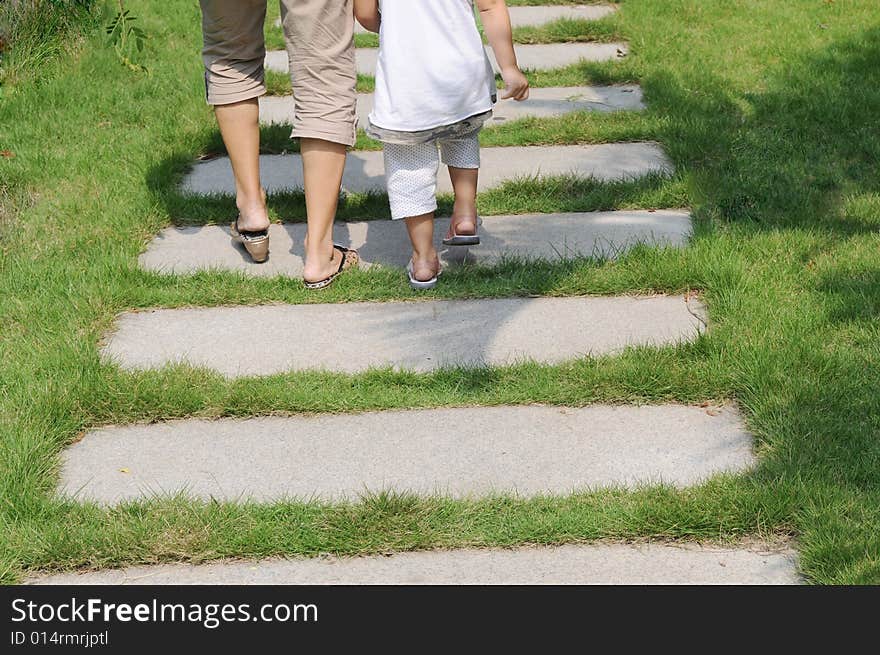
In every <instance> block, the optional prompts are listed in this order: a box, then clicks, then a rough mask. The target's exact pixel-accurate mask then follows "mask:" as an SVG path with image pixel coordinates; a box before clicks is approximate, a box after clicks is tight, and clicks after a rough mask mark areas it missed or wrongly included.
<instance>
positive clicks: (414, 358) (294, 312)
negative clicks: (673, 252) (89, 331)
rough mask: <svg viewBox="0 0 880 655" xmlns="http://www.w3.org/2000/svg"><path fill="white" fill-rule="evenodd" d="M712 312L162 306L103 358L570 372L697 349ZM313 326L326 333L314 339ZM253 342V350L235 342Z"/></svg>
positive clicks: (602, 305)
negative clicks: (686, 344) (597, 359)
mask: <svg viewBox="0 0 880 655" xmlns="http://www.w3.org/2000/svg"><path fill="white" fill-rule="evenodd" d="M702 311H703V310H702V307H701V306H700V304H699V303H698V302H696V301H695V300H690V302H688V300H687V299H686V298H684V297H681V296H650V297H630V296H621V297H595V296H594V297H574V298H504V299H482V300H450V301H423V300H417V301H412V302H388V303H346V304H307V305H263V306H255V307H212V308H185V309H159V310H153V311H141V312H129V313H126V314H123V315H122V316H121V317H120V318H119V321H118V329H117V331H116V333H115V334H113V335H112V336H111V337H110V338H109V340H108V342H107V343H106V345H105V346H104V347H103V348H102V354H103V356H104V357H105V359H108V360H113V361H116V362H117V363H118V364H119V366H121V367H122V368H125V369H151V368H159V367H162V366H165V365H167V364H172V363H189V364H191V365H193V366H198V367H204V368H208V369H213V370H215V371H218V372H220V373H222V374H224V375H226V376H229V377H236V376H248V375H271V374H274V373H282V372H285V371H296V370H328V371H340V372H345V373H356V372H361V371H365V370H368V369H370V368H376V367H380V368H382V367H394V368H398V369H403V370H411V371H431V370H434V369H437V368H440V367H448V366H483V365H489V366H502V365H506V364H513V363H516V362H521V361H527V360H529V361H530V360H534V361H537V362H542V363H559V362H563V361H566V360H570V359H575V358H578V357H583V356H585V355H600V354H608V353H615V352H618V351H620V350H622V349H623V348H625V347H627V346H634V345H656V346H663V345H670V344H675V343H680V342H683V341H689V340H693V339H695V338H696V337H697V335H698V334H699V333H700V332H701V331H702V330H703V328H704V325H705V324H704V320H703V319H702V318H701V317H700V316H699V314H701V313H702ZM303 326H320V327H321V328H322V329H320V330H315V331H313V332H310V333H309V338H308V339H305V338H301V337H300V335H301V334H302V333H303ZM242 343H248V344H253V345H252V346H250V347H248V348H241V347H239V346H238V345H231V344H242Z"/></svg>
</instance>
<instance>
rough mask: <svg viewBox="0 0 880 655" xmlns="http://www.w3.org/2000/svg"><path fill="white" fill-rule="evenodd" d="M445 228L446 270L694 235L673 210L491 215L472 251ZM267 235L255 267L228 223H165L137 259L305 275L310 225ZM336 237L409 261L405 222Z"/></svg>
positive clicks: (593, 253)
mask: <svg viewBox="0 0 880 655" xmlns="http://www.w3.org/2000/svg"><path fill="white" fill-rule="evenodd" d="M448 228H449V219H448V218H439V219H437V222H436V226H435V234H436V235H437V238H436V242H437V247H438V249H439V252H440V259H441V261H442V262H443V265H444V266H445V267H450V266H454V265H456V264H461V263H465V262H466V263H474V264H484V265H491V264H495V263H497V262H499V261H500V260H502V259H503V258H504V257H518V258H522V259H527V260H534V259H547V260H551V261H552V260H558V259H572V258H576V257H601V258H613V257H617V256H619V255H621V254H623V253H625V252H626V251H627V250H629V249H630V248H631V247H633V246H634V245H636V244H640V243H645V244H660V245H668V246H683V245H684V244H685V243H686V242H687V239H688V237H689V236H690V233H691V217H690V214H688V213H687V212H685V211H671V210H664V211H617V212H594V213H582V214H525V215H516V216H486V217H484V218H483V225H482V227H481V229H480V234H481V239H482V243H481V245H479V246H475V247H473V248H461V247H457V248H456V247H453V248H450V247H447V246H443V245H442V244H441V243H440V238H441V237H442V235H444V234H446V230H447V229H448ZM269 233H270V237H271V244H272V246H271V253H270V256H269V260H268V261H267V262H265V263H264V264H255V263H254V262H253V260H252V259H251V258H250V257H249V256H248V255H247V252H246V251H245V250H244V248H243V247H242V246H240V245H238V244H233V243H232V240H231V238H230V235H229V228H228V227H226V226H219V225H207V226H202V227H180V228H178V227H170V228H167V229H165V230H163V231H162V232H160V233H159V235H158V236H157V237H156V238H155V239H154V240H153V242H152V243H151V244H150V246H149V248H148V249H147V251H146V252H145V253H144V254H143V255H141V258H140V263H141V266H142V267H143V268H145V269H146V270H150V271H156V272H159V273H170V274H176V275H179V274H186V273H195V272H197V271H204V270H225V271H237V272H241V273H245V274H247V275H254V276H259V277H273V276H278V275H284V276H291V277H300V276H301V275H302V271H303V256H304V249H303V240H304V239H305V235H306V226H305V224H304V223H286V224H283V225H272V226H271V227H270V229H269ZM334 235H335V240H336V241H337V242H338V243H345V244H348V245H350V246H351V247H352V248H356V249H357V250H358V252H359V253H360V255H361V259H362V262H363V265H364V267H369V266H370V265H372V264H379V265H385V266H394V267H398V268H404V267H406V265H407V262H408V261H409V257H410V253H411V247H410V245H409V239H408V237H407V234H406V230H405V229H404V226H403V225H401V224H400V223H396V222H392V221H387V220H379V221H363V222H352V223H337V224H336V225H335V226H334Z"/></svg>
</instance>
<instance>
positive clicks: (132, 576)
mask: <svg viewBox="0 0 880 655" xmlns="http://www.w3.org/2000/svg"><path fill="white" fill-rule="evenodd" d="M29 582H30V583H32V584H114V585H116V584H139V585H172V584H210V585H222V584H228V585H241V584H271V585H300V584H330V585H343V584H367V585H372V584H378V585H381V584H403V585H407V584H452V585H455V584H468V585H476V584H491V585H508V584H529V585H533V584H633V585H642V584H728V585H729V584H749V585H751V584H768V585H793V584H799V583H801V579H800V577H799V575H798V572H797V559H796V557H795V555H794V553H793V552H792V551H790V550H778V549H768V550H763V549H759V550H756V549H752V548H747V547H741V548H734V547H731V548H720V547H709V546H698V545H664V544H642V545H625V544H599V545H567V546H558V547H543V548H519V549H511V550H500V549H493V550H448V551H424V552H412V553H399V554H395V555H392V556H390V557H389V556H384V555H377V556H370V557H356V558H337V557H326V558H314V559H288V560H284V559H271V560H262V561H230V562H221V563H215V564H207V565H201V566H193V565H188V564H172V565H164V566H141V567H133V568H129V569H123V570H109V571H96V572H93V573H82V574H77V573H67V574H60V575H54V576H49V577H37V578H32V579H31V580H29Z"/></svg>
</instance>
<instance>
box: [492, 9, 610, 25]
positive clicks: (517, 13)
mask: <svg viewBox="0 0 880 655" xmlns="http://www.w3.org/2000/svg"><path fill="white" fill-rule="evenodd" d="M508 9H509V10H510V23H511V25H513V27H540V26H542V25H546V24H547V23H552V22H554V21H557V20H562V19H565V20H599V19H601V18H605V17H606V16H609V15H611V14H613V13H614V12H615V11H617V7H615V6H614V5H550V6H537V7H509V8H508Z"/></svg>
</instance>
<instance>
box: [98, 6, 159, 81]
mask: <svg viewBox="0 0 880 655" xmlns="http://www.w3.org/2000/svg"><path fill="white" fill-rule="evenodd" d="M136 20H137V16H132V14H131V11H130V10H129V9H126V8H125V6H124V5H123V3H122V0H119V11H118V12H117V13H116V16H114V17H113V20H112V21H110V24H109V25H107V28H106V31H107V35H108V39H107V45H108V46H110V47H112V48H113V50H114V51H115V52H116V56H117V57H119V61H120V62H122V65H123V66H125V67H126V68H129V69H131V70H133V71H138V72H147V68H146V67H145V66H143V65H142V64H139V63H136V62H135V61H134V59H135V57H136V56H137V55H138V54H140V53H142V52H143V51H144V46H145V44H146V42H147V39H148V38H149V37H148V36H147V33H146V32H144V30H142V29H141V28H140V27H138V26H136V25H134V22H135V21H136Z"/></svg>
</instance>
